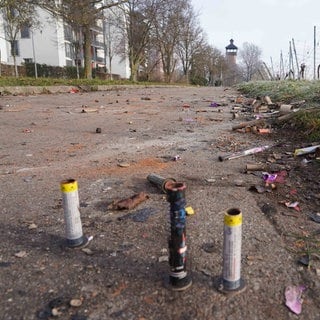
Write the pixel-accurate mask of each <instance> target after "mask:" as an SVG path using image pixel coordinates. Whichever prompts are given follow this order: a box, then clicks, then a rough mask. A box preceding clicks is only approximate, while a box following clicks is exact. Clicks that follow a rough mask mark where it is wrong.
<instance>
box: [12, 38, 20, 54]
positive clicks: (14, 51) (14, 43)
mask: <svg viewBox="0 0 320 320" xmlns="http://www.w3.org/2000/svg"><path fill="white" fill-rule="evenodd" d="M11 55H12V56H15V57H17V56H19V43H18V40H13V41H11Z"/></svg>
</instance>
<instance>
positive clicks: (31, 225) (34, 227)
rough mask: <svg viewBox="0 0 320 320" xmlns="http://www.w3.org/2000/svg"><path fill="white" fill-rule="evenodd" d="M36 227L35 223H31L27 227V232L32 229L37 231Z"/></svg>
mask: <svg viewBox="0 0 320 320" xmlns="http://www.w3.org/2000/svg"><path fill="white" fill-rule="evenodd" d="M37 228H38V226H37V225H36V224H35V223H31V224H30V225H29V226H28V229H29V230H32V229H37Z"/></svg>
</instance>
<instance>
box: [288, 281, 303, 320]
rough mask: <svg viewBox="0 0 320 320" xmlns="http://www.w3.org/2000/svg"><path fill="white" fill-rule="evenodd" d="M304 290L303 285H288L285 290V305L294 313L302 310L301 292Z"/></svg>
mask: <svg viewBox="0 0 320 320" xmlns="http://www.w3.org/2000/svg"><path fill="white" fill-rule="evenodd" d="M305 290H306V287H305V286H303V285H300V286H288V287H287V288H286V290H285V297H286V306H287V307H288V308H289V309H290V310H291V311H292V312H294V313H295V314H300V313H301V311H302V302H303V299H302V293H303V291H305Z"/></svg>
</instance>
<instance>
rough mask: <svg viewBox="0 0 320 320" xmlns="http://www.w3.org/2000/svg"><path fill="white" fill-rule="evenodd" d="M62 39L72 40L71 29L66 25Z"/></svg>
mask: <svg viewBox="0 0 320 320" xmlns="http://www.w3.org/2000/svg"><path fill="white" fill-rule="evenodd" d="M64 39H65V40H67V41H72V40H73V33H72V28H71V27H70V26H68V25H66V24H65V25H64Z"/></svg>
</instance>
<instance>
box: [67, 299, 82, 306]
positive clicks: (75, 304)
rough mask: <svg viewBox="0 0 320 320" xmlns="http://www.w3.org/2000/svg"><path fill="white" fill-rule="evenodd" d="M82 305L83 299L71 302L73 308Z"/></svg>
mask: <svg viewBox="0 0 320 320" xmlns="http://www.w3.org/2000/svg"><path fill="white" fill-rule="evenodd" d="M81 305H82V300H81V299H72V300H70V306H71V307H80V306H81Z"/></svg>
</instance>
